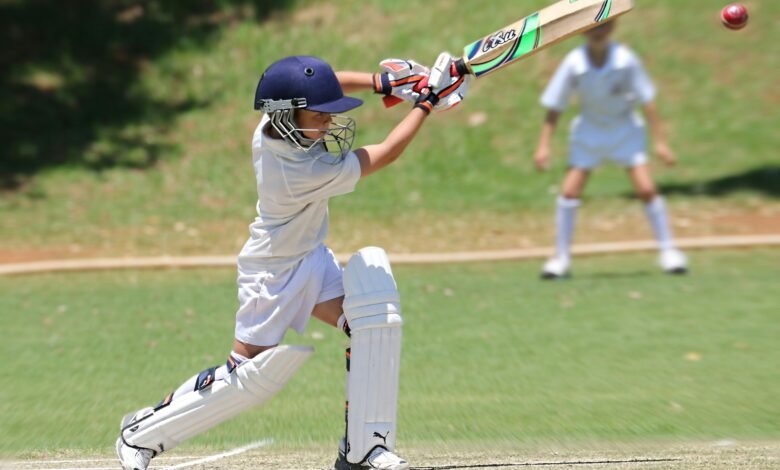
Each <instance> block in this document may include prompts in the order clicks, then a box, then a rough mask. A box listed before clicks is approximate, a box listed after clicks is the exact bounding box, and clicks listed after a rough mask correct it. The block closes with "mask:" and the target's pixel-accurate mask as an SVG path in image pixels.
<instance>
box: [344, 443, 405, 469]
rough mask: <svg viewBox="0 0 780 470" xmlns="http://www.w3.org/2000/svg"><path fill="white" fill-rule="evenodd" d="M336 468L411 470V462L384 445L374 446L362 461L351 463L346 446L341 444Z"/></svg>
mask: <svg viewBox="0 0 780 470" xmlns="http://www.w3.org/2000/svg"><path fill="white" fill-rule="evenodd" d="M342 443H343V441H342ZM334 468H335V470H367V469H372V468H373V469H377V470H409V462H407V461H406V460H404V459H402V458H401V457H399V456H397V455H395V454H394V453H393V452H390V451H389V450H387V449H385V448H384V447H382V446H376V447H374V448H373V449H372V450H371V452H369V453H368V456H367V457H366V458H365V460H363V462H361V463H350V462H348V461H347V456H346V455H345V453H344V448H343V447H342V446H339V457H338V458H337V459H336V464H335V466H334Z"/></svg>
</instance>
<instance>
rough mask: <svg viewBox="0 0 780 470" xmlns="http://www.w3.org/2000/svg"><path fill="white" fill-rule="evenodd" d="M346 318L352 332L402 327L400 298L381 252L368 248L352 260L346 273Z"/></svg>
mask: <svg viewBox="0 0 780 470" xmlns="http://www.w3.org/2000/svg"><path fill="white" fill-rule="evenodd" d="M344 293H345V297H344V315H345V316H346V320H347V322H348V325H349V328H350V332H351V333H354V332H355V331H359V330H362V329H366V328H387V327H400V326H401V325H402V324H403V317H402V316H401V296H400V294H399V293H398V287H397V286H396V283H395V278H394V277H393V272H392V270H391V269H390V260H389V259H388V258H387V254H386V253H385V251H384V250H383V249H381V248H376V247H368V248H363V249H361V250H359V251H358V252H357V253H355V254H354V255H353V256H352V258H350V260H349V262H348V263H347V267H346V268H345V269H344Z"/></svg>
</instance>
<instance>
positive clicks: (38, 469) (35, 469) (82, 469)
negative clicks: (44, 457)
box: [26, 467, 117, 470]
mask: <svg viewBox="0 0 780 470" xmlns="http://www.w3.org/2000/svg"><path fill="white" fill-rule="evenodd" d="M116 468H117V467H72V468H68V467H51V468H45V467H31V468H29V469H26V470H116Z"/></svg>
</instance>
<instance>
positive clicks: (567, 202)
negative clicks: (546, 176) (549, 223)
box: [555, 196, 580, 259]
mask: <svg viewBox="0 0 780 470" xmlns="http://www.w3.org/2000/svg"><path fill="white" fill-rule="evenodd" d="M579 206H580V200H579V199H567V198H565V197H563V196H559V197H558V209H557V210H556V212H555V229H556V250H557V251H556V254H557V255H558V256H560V257H562V258H566V259H569V258H570V254H571V253H570V247H571V241H572V238H573V237H574V226H575V225H576V222H577V208H578V207H579Z"/></svg>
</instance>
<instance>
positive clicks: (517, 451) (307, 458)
mask: <svg viewBox="0 0 780 470" xmlns="http://www.w3.org/2000/svg"><path fill="white" fill-rule="evenodd" d="M556 447H557V448H556ZM183 452H185V451H182V452H181V453H180V454H182V455H184V454H183ZM402 452H403V455H404V456H405V457H406V458H408V459H409V461H410V462H411V463H412V465H413V467H412V468H413V469H417V470H445V469H446V470H454V469H464V470H466V469H485V468H494V469H521V468H544V469H552V470H558V469H561V470H562V469H569V470H571V469H572V468H583V469H594V470H660V469H679V470H683V469H685V470H697V469H702V470H711V469H724V470H725V469H734V468H750V469H759V470H760V469H773V468H778V466H780V442H778V441H775V442H764V443H741V442H735V441H732V440H723V441H717V442H709V443H695V444H690V443H669V444H661V443H652V444H646V443H638V444H630V445H629V444H615V445H605V444H594V445H585V446H572V445H571V444H569V445H566V446H554V445H550V446H547V447H546V448H545V450H538V449H536V450H530V449H527V448H522V447H519V448H518V447H514V448H513V447H511V446H508V445H506V444H502V445H499V446H497V447H496V448H490V449H487V448H482V449H479V448H476V449H463V448H462V447H458V450H452V449H450V450H448V449H447V448H446V447H445V448H444V449H443V450H442V448H441V444H439V445H437V446H436V448H425V447H413V448H408V449H402ZM67 455H68V456H69V457H70V458H76V457H80V458H83V459H101V458H105V459H107V460H93V461H91V462H90V461H82V462H81V463H79V464H78V465H77V466H78V468H79V469H88V468H105V467H106V466H107V464H109V463H110V462H111V460H110V459H111V457H107V456H104V457H94V456H88V455H78V453H74V452H68V453H67ZM177 455H178V454H177V452H171V454H170V455H168V454H165V457H166V458H165V459H164V460H163V459H160V460H156V461H152V467H150V468H152V469H154V468H164V467H165V466H170V465H176V466H179V468H192V469H202V470H206V469H209V470H217V469H237V470H249V469H257V468H262V469H266V470H315V469H317V470H321V469H331V468H333V467H332V464H333V461H334V460H335V449H330V448H324V447H319V448H314V449H312V448H308V449H305V450H300V449H278V448H275V447H270V448H262V449H257V450H254V451H250V452H247V453H244V454H240V455H237V456H232V457H226V458H224V459H221V460H218V461H214V462H207V463H202V464H197V465H187V464H188V462H194V461H195V460H196V459H198V458H199V457H201V458H202V457H203V456H205V455H208V454H203V455H193V454H192V453H187V454H186V455H187V457H177ZM43 457H44V456H40V455H39V456H37V458H35V460H34V463H33V459H32V458H31V459H30V460H29V462H30V463H27V462H24V461H19V460H17V461H13V462H11V461H6V462H5V464H4V463H3V462H2V461H0V468H22V469H30V470H31V469H42V468H48V469H57V468H73V467H74V463H73V462H62V463H57V458H59V459H61V458H62V454H58V457H56V458H55V457H54V456H49V460H48V461H47V460H46V459H45V458H43ZM155 463H157V465H155ZM9 465H10V466H9Z"/></svg>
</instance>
